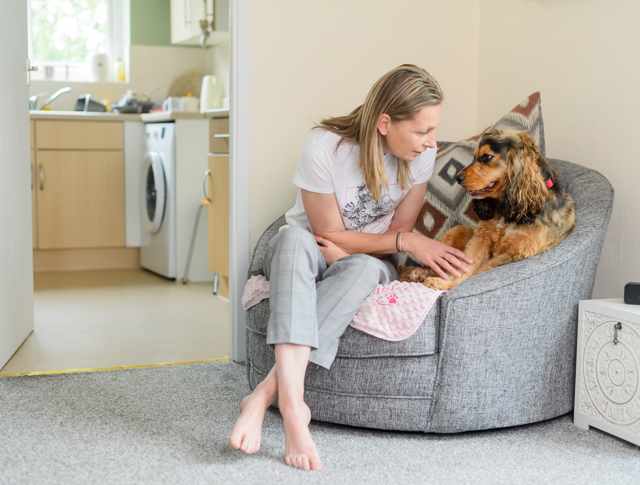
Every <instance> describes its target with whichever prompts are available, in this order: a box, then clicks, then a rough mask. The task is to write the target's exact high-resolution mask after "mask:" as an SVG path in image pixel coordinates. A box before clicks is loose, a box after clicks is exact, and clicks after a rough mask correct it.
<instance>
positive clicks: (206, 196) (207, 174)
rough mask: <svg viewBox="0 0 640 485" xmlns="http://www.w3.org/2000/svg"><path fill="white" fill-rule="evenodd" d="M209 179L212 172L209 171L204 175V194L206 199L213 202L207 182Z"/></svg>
mask: <svg viewBox="0 0 640 485" xmlns="http://www.w3.org/2000/svg"><path fill="white" fill-rule="evenodd" d="M209 177H211V170H207V171H206V172H205V173H204V180H203V181H202V191H203V192H204V198H205V199H207V200H208V201H209V202H211V197H209V194H208V190H207V180H208V178H209Z"/></svg>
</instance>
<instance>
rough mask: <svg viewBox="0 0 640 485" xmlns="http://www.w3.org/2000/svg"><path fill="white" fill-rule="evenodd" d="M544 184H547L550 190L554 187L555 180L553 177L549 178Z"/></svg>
mask: <svg viewBox="0 0 640 485" xmlns="http://www.w3.org/2000/svg"><path fill="white" fill-rule="evenodd" d="M544 183H545V184H547V187H548V188H551V187H553V179H552V178H551V177H549V178H548V179H547V180H545V182H544Z"/></svg>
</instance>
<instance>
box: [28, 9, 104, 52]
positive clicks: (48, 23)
mask: <svg viewBox="0 0 640 485" xmlns="http://www.w3.org/2000/svg"><path fill="white" fill-rule="evenodd" d="M31 39H32V48H33V54H32V57H33V60H34V61H49V62H56V61H57V62H68V63H76V62H78V63H79V62H84V61H85V59H86V57H87V54H88V53H89V52H106V48H107V0H31Z"/></svg>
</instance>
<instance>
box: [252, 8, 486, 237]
mask: <svg viewBox="0 0 640 485" xmlns="http://www.w3.org/2000/svg"><path fill="white" fill-rule="evenodd" d="M479 8H480V6H479V0H456V1H449V2H443V1H435V0H396V1H394V2H389V1H387V0H385V1H383V0H350V1H344V0H325V1H322V2H305V1H302V2H301V1H299V0H270V1H269V2H252V3H251V195H250V197H251V201H250V205H251V208H250V210H251V248H253V247H254V246H255V244H256V242H257V240H258V238H259V237H260V235H261V234H262V232H263V231H264V229H266V227H267V226H268V225H269V224H271V222H273V221H274V220H275V219H276V218H277V217H279V216H280V215H282V214H283V213H284V212H286V211H287V210H288V209H289V208H290V207H291V206H292V205H293V203H294V201H295V195H296V193H297V188H296V187H295V186H294V185H293V184H292V183H291V179H292V177H293V172H294V170H295V167H296V164H297V162H298V157H299V155H300V149H301V148H302V144H303V142H304V139H305V138H306V136H307V134H308V133H309V129H310V128H311V127H312V126H313V122H317V121H319V120H320V118H321V117H326V116H337V115H342V114H346V113H348V112H350V111H351V110H352V109H354V108H355V107H357V106H358V105H360V104H361V103H362V101H363V100H364V97H365V96H366V94H367V92H368V91H369V88H370V87H371V85H372V84H373V83H374V82H375V81H376V80H377V79H378V78H379V77H380V76H381V75H382V74H384V73H385V72H387V71H388V70H390V69H391V68H393V67H395V66H397V65H400V64H404V63H413V64H418V65H420V66H422V67H424V68H426V69H427V70H428V71H429V72H430V73H431V74H433V75H434V76H435V77H436V79H438V81H439V82H440V84H441V85H442V87H443V89H444V92H445V98H446V99H445V103H444V106H443V107H444V110H443V119H442V124H441V127H440V128H439V129H438V132H437V137H438V139H440V140H445V139H458V138H463V137H467V136H469V135H471V134H474V131H475V128H476V117H477V112H476V106H477V94H476V90H477V77H478V28H479V24H478V17H479Z"/></svg>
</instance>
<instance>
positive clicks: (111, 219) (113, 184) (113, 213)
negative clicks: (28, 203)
mask: <svg viewBox="0 0 640 485" xmlns="http://www.w3.org/2000/svg"><path fill="white" fill-rule="evenodd" d="M37 162H38V167H37V177H36V178H37V181H38V195H37V206H38V248H39V249H62V248H98V247H101V248H104V247H123V246H124V245H125V224H124V155H123V153H122V152H121V151H103V152H100V151H95V152H94V151H66V150H59V151H47V150H45V151H38V153H37Z"/></svg>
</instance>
